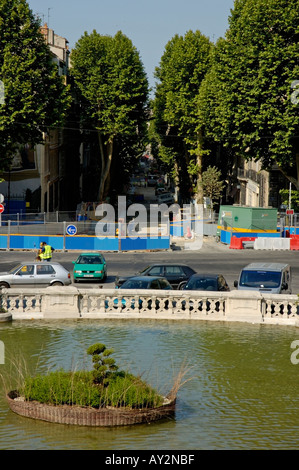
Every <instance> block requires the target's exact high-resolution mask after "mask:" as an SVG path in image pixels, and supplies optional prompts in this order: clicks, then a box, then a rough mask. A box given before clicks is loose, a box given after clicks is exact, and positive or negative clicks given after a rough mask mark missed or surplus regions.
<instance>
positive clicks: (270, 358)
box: [0, 320, 299, 451]
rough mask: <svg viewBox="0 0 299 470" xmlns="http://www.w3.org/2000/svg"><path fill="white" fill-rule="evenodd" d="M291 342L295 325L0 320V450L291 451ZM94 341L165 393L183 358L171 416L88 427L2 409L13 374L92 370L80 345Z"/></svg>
mask: <svg viewBox="0 0 299 470" xmlns="http://www.w3.org/2000/svg"><path fill="white" fill-rule="evenodd" d="M298 340H299V329H298V328H295V327H282V326H275V325H271V326H270V325H251V324H246V323H222V322H211V321H207V322H205V321H192V322H187V321H186V322H184V321H154V320H153V321H151V320H136V321H134V320H99V321H98V320H97V321H88V320H84V321H81V320H79V321H51V322H45V321H34V320H32V321H27V322H23V321H15V322H11V323H2V324H1V323H0V341H1V343H0V344H1V345H2V350H4V358H3V360H2V362H4V364H1V363H0V375H1V376H2V377H3V378H4V383H3V381H0V449H1V450H4V449H7V450H25V449H26V450H58V449H61V450H62V449H63V450H72V449H74V450H75V449H76V450H107V451H108V450H109V451H110V450H159V449H160V450H179V449H180V450H182V449H184V450H186V451H187V450H202V449H205V450H211V449H220V450H221V449H241V450H242V449H243V450H245V449H297V448H298V444H299V410H298V391H299V363H298V364H297V362H299V361H298V360H297V356H296V349H294V348H292V344H293V346H294V344H296V343H294V341H298ZM96 342H102V343H104V344H105V345H106V346H107V347H109V348H113V349H114V350H115V353H114V355H113V357H114V358H115V359H116V363H117V364H118V366H119V367H120V368H121V369H129V370H130V371H131V372H133V373H135V374H142V376H143V378H144V379H145V380H146V381H147V382H149V383H150V384H151V385H152V386H154V387H155V388H158V389H159V390H160V391H162V392H164V393H167V392H168V391H169V390H170V388H171V386H172V383H173V380H174V377H175V376H176V374H177V373H178V371H179V369H180V367H181V365H182V364H183V363H184V362H186V363H188V365H189V366H190V367H191V368H190V370H189V372H188V373H187V377H189V378H191V380H190V381H188V382H187V383H186V384H185V385H184V386H183V387H182V388H181V389H180V390H179V392H178V398H177V407H176V413H175V417H174V419H172V420H166V421H159V422H155V423H151V424H145V425H136V426H129V427H124V428H123V427H122V428H92V427H77V426H67V425H61V424H52V423H46V422H42V421H36V420H32V419H29V418H24V417H21V416H18V415H16V414H15V413H13V412H12V411H10V409H9V407H8V405H7V402H6V399H5V388H6V387H7V386H8V387H10V386H13V385H15V384H16V383H17V381H18V380H19V379H18V375H19V373H20V371H22V370H25V369H26V370H28V371H32V372H34V371H39V372H47V371H49V370H53V369H57V368H61V367H63V368H66V369H78V368H89V369H90V368H92V364H91V360H90V356H87V354H86V349H87V348H88V347H89V346H90V345H92V344H94V343H96ZM297 348H299V343H298V346H297ZM298 357H299V354H298ZM0 359H1V356H0ZM0 362H1V361H0ZM17 371H18V372H17Z"/></svg>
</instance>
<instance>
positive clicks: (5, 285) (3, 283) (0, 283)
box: [0, 282, 10, 289]
mask: <svg viewBox="0 0 299 470" xmlns="http://www.w3.org/2000/svg"><path fill="white" fill-rule="evenodd" d="M0 287H5V288H6V289H8V288H9V287H10V286H9V284H7V282H0Z"/></svg>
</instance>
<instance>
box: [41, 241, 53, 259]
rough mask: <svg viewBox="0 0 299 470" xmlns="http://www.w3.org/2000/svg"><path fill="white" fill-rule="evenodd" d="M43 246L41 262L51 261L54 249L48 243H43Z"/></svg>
mask: <svg viewBox="0 0 299 470" xmlns="http://www.w3.org/2000/svg"><path fill="white" fill-rule="evenodd" d="M41 245H42V248H41V253H40V254H39V257H40V259H41V261H51V259H52V253H53V251H54V248H53V247H52V246H51V245H48V244H47V243H46V242H42V243H41Z"/></svg>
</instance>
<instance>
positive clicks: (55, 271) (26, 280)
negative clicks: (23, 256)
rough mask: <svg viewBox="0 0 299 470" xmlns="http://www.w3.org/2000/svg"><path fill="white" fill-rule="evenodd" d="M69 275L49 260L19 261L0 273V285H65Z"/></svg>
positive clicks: (67, 282) (61, 267) (65, 270)
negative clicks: (8, 269)
mask: <svg viewBox="0 0 299 470" xmlns="http://www.w3.org/2000/svg"><path fill="white" fill-rule="evenodd" d="M71 282H72V280H71V275H70V273H69V271H68V270H67V269H65V268H64V267H63V266H61V264H59V263H56V262H51V261H34V262H32V263H30V262H29V263H27V262H24V263H20V264H18V265H17V266H15V267H14V268H12V269H11V270H10V271H8V272H4V273H0V287H6V288H8V287H23V286H27V287H34V286H41V287H43V286H67V285H69V284H71Z"/></svg>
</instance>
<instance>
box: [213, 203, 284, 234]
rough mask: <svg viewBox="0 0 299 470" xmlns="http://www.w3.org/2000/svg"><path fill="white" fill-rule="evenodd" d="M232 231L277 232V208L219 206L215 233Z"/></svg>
mask: <svg viewBox="0 0 299 470" xmlns="http://www.w3.org/2000/svg"><path fill="white" fill-rule="evenodd" d="M221 230H230V231H234V232H248V236H250V233H255V232H277V209H275V208H264V207H241V206H220V210H219V217H218V226H217V235H218V236H220V232H221Z"/></svg>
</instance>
